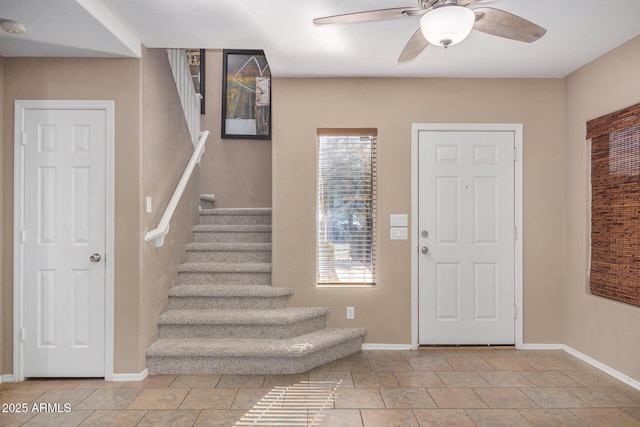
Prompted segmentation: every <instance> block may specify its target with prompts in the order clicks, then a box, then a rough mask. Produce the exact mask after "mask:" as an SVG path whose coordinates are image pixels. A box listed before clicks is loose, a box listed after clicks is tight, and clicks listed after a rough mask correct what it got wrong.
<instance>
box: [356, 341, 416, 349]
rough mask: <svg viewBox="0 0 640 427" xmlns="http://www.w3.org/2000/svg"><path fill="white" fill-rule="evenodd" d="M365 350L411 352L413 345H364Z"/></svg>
mask: <svg viewBox="0 0 640 427" xmlns="http://www.w3.org/2000/svg"><path fill="white" fill-rule="evenodd" d="M362 349H363V350H411V349H412V348H411V344H369V343H365V344H362Z"/></svg>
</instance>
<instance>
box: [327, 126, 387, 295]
mask: <svg viewBox="0 0 640 427" xmlns="http://www.w3.org/2000/svg"><path fill="white" fill-rule="evenodd" d="M376 134H377V132H376V130H375V129H318V141H317V157H318V158H317V162H318V163H317V164H318V175H317V189H316V196H317V198H316V200H317V202H316V214H317V227H316V228H317V230H316V231H317V247H316V278H317V283H318V285H374V284H375V283H376Z"/></svg>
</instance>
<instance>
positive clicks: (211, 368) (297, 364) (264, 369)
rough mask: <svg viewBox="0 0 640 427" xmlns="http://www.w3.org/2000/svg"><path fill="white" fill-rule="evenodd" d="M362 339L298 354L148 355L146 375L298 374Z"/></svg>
mask: <svg viewBox="0 0 640 427" xmlns="http://www.w3.org/2000/svg"><path fill="white" fill-rule="evenodd" d="M361 348H362V338H354V339H352V340H350V341H347V342H344V343H341V344H340V345H337V346H334V347H330V348H326V349H322V350H320V351H317V352H315V353H313V354H309V355H305V356H302V357H260V355H255V356H249V357H229V356H226V357H210V356H209V357H180V358H175V357H148V358H147V367H148V369H149V373H150V374H257V375H266V374H298V373H301V372H306V371H309V370H311V369H313V368H315V367H316V366H321V365H324V364H326V363H329V362H332V361H334V360H337V359H340V358H343V357H346V356H348V355H350V354H353V353H357V352H358V351H360V349H361Z"/></svg>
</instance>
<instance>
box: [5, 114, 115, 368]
mask: <svg viewBox="0 0 640 427" xmlns="http://www.w3.org/2000/svg"><path fill="white" fill-rule="evenodd" d="M22 126H23V128H22V129H19V127H17V128H16V132H19V131H22V132H23V133H22V139H23V148H22V150H23V159H22V162H23V164H22V170H23V171H22V174H23V178H22V180H23V185H24V189H23V192H22V193H23V194H22V197H23V204H24V209H23V218H22V222H23V231H22V242H23V243H22V244H23V247H22V251H23V256H22V259H23V268H22V285H23V293H24V295H23V299H22V301H23V308H22V309H23V330H22V342H23V373H24V376H26V377H103V376H105V260H104V256H105V241H106V237H105V235H106V233H105V224H106V220H105V211H106V210H105V204H106V196H105V194H106V190H105V188H106V178H105V169H106V166H105V165H106V161H105V158H106V154H105V153H106V139H107V137H106V134H107V130H106V128H107V121H106V112H105V111H104V110H72V109H27V110H25V112H24V120H23V123H22Z"/></svg>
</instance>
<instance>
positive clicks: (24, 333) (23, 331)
mask: <svg viewBox="0 0 640 427" xmlns="http://www.w3.org/2000/svg"><path fill="white" fill-rule="evenodd" d="M26 339H27V330H26V329H25V328H22V329H20V341H22V342H24V341H25V340H26Z"/></svg>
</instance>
